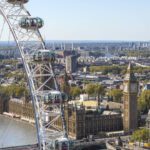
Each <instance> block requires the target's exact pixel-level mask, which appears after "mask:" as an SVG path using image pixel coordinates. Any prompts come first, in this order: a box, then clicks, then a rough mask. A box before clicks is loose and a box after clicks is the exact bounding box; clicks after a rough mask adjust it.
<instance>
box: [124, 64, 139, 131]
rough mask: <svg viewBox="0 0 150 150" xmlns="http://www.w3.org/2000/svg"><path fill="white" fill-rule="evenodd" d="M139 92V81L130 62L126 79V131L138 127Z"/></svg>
mask: <svg viewBox="0 0 150 150" xmlns="http://www.w3.org/2000/svg"><path fill="white" fill-rule="evenodd" d="M137 94H138V82H137V80H136V78H135V76H134V74H133V72H132V65H131V64H129V66H128V69H127V74H126V76H125V79H124V90H123V95H124V118H123V126H124V131H125V132H127V133H130V132H133V131H134V130H135V129H136V128H137V125H138V123H137V118H138V116H137Z"/></svg>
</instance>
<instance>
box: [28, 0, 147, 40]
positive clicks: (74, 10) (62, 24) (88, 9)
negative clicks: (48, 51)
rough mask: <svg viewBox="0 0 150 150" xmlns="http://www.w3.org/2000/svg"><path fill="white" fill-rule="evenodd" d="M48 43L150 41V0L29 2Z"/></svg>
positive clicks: (36, 0)
mask: <svg viewBox="0 0 150 150" xmlns="http://www.w3.org/2000/svg"><path fill="white" fill-rule="evenodd" d="M26 8H27V9H28V10H29V11H30V13H31V14H32V15H33V16H39V17H41V18H43V19H44V22H45V26H44V28H43V29H42V30H41V32H42V34H43V36H44V38H45V39H47V40H150V0H29V3H28V4H27V5H26Z"/></svg>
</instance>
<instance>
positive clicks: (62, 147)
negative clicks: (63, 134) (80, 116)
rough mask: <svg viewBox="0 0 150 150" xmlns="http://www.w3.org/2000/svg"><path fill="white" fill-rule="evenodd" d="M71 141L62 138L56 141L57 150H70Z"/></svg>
mask: <svg viewBox="0 0 150 150" xmlns="http://www.w3.org/2000/svg"><path fill="white" fill-rule="evenodd" d="M69 145H70V143H69V140H68V139H67V138H61V139H58V140H56V141H55V150H69V147H70V146H69Z"/></svg>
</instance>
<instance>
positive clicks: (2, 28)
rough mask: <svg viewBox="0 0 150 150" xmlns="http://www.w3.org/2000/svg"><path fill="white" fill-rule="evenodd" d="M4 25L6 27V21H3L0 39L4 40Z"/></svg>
mask: <svg viewBox="0 0 150 150" xmlns="http://www.w3.org/2000/svg"><path fill="white" fill-rule="evenodd" d="M4 25H5V20H4V21H3V25H2V29H1V32H0V39H1V38H2V35H3V31H4Z"/></svg>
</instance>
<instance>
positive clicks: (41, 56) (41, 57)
mask: <svg viewBox="0 0 150 150" xmlns="http://www.w3.org/2000/svg"><path fill="white" fill-rule="evenodd" d="M32 57H33V58H32V59H33V61H35V62H39V61H47V62H54V61H55V54H54V53H53V52H52V51H50V50H47V49H41V50H37V51H36V52H35V53H34V54H33V56H32Z"/></svg>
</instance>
